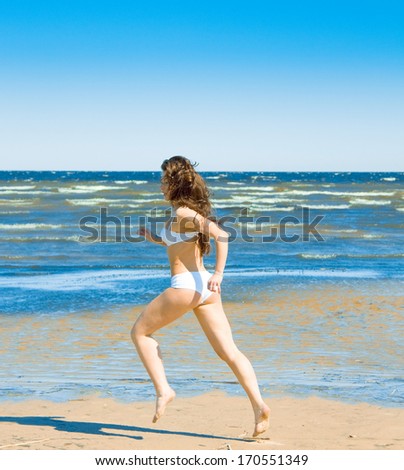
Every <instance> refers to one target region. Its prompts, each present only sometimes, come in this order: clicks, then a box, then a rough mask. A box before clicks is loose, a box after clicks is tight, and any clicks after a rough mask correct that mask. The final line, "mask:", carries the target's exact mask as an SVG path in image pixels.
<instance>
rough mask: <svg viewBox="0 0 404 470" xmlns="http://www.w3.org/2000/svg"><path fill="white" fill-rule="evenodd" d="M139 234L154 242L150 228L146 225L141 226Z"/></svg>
mask: <svg viewBox="0 0 404 470" xmlns="http://www.w3.org/2000/svg"><path fill="white" fill-rule="evenodd" d="M138 234H139V235H140V236H141V237H145V239H146V240H147V241H149V242H152V241H153V240H152V237H151V232H150V230H149V229H147V228H146V227H140V228H139V230H138Z"/></svg>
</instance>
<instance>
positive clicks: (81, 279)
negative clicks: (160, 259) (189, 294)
mask: <svg viewBox="0 0 404 470" xmlns="http://www.w3.org/2000/svg"><path fill="white" fill-rule="evenodd" d="M168 277H169V273H168V272H166V271H164V272H163V271H157V270H144V269H136V270H135V269H119V270H102V271H81V272H76V273H66V274H46V275H42V274H41V275H37V276H18V277H17V278H16V277H15V276H2V277H0V287H14V288H21V289H34V290H45V291H81V290H87V289H108V290H112V289H116V288H117V285H116V284H117V283H119V282H121V283H126V282H127V281H133V280H143V279H159V278H168Z"/></svg>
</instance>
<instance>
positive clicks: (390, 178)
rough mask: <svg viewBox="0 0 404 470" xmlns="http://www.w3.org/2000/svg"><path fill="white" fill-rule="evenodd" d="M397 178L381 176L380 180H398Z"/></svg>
mask: <svg viewBox="0 0 404 470" xmlns="http://www.w3.org/2000/svg"><path fill="white" fill-rule="evenodd" d="M396 180H397V178H394V177H391V178H381V179H380V181H396Z"/></svg>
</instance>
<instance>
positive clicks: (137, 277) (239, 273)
mask: <svg viewBox="0 0 404 470" xmlns="http://www.w3.org/2000/svg"><path fill="white" fill-rule="evenodd" d="M275 276H277V277H279V276H287V277H314V278H316V277H319V278H320V277H323V278H324V277H329V278H363V279H365V278H378V277H380V274H379V273H378V272H377V271H375V270H371V269H362V270H358V269H353V270H344V269H341V270H338V269H324V268H322V269H284V270H281V269H273V270H271V271H259V270H251V271H248V270H245V269H242V270H228V271H226V277H239V278H243V277H275ZM146 279H149V280H150V279H167V280H168V279H169V272H167V270H153V269H115V270H114V269H104V270H86V271H80V272H74V273H71V272H70V273H62V274H45V275H42V274H40V275H32V276H29V275H20V276H1V277H0V287H1V288H18V289H29V290H42V291H83V290H99V289H102V290H114V289H117V288H119V284H121V285H125V286H127V283H128V281H141V282H144V280H146Z"/></svg>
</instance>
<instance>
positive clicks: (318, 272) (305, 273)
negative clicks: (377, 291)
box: [226, 268, 380, 279]
mask: <svg viewBox="0 0 404 470" xmlns="http://www.w3.org/2000/svg"><path fill="white" fill-rule="evenodd" d="M227 276H238V277H265V276H268V277H273V276H291V277H338V278H363V279H375V278H378V277H380V273H379V272H377V271H375V270H372V269H361V270H359V269H353V270H345V269H341V270H338V269H325V268H323V269H284V270H281V269H277V270H273V271H258V270H256V271H246V270H243V271H226V277H227Z"/></svg>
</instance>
